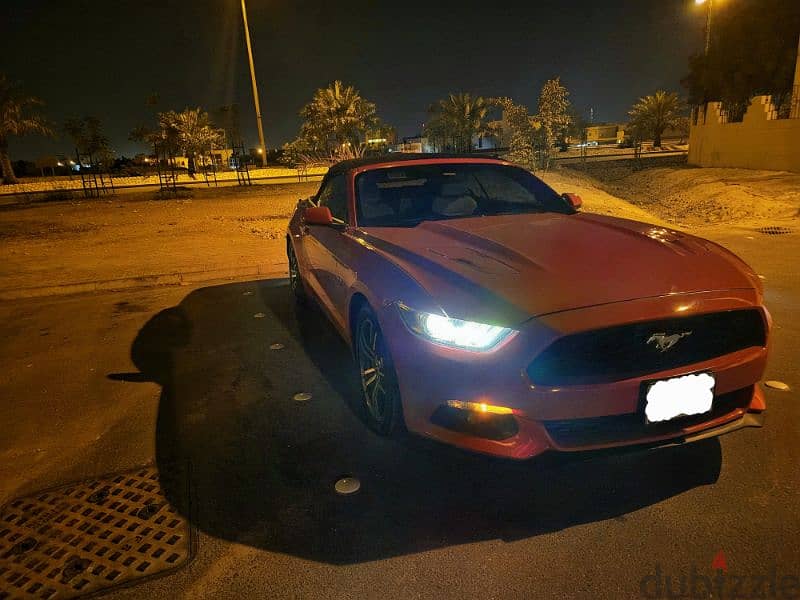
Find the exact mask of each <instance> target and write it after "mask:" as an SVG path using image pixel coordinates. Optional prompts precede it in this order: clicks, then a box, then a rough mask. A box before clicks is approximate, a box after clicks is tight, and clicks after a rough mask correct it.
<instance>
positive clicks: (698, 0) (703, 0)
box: [694, 0, 714, 56]
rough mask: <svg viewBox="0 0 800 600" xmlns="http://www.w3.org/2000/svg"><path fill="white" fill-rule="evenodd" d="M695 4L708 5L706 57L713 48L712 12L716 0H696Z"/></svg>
mask: <svg viewBox="0 0 800 600" xmlns="http://www.w3.org/2000/svg"><path fill="white" fill-rule="evenodd" d="M694 1H695V4H705V5H706V53H705V54H706V56H708V50H709V49H710V48H711V12H712V10H713V9H714V0H694Z"/></svg>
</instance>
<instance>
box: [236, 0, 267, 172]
mask: <svg viewBox="0 0 800 600" xmlns="http://www.w3.org/2000/svg"><path fill="white" fill-rule="evenodd" d="M242 19H243V20H244V39H245V40H246V42H247V57H248V58H249V59H250V79H251V80H252V82H253V104H255V107H256V123H257V124H258V143H259V144H261V148H259V154H260V155H261V166H262V167H266V166H267V147H266V145H265V144H264V127H263V126H262V124H261V106H260V103H259V101H258V86H257V85H256V68H255V65H254V64H253V47H252V46H251V45H250V27H249V26H248V25H247V6H246V5H245V0H242Z"/></svg>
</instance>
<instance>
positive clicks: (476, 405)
mask: <svg viewBox="0 0 800 600" xmlns="http://www.w3.org/2000/svg"><path fill="white" fill-rule="evenodd" d="M447 406H449V407H451V408H457V409H459V410H471V411H474V412H479V413H490V414H493V415H511V414H514V409H512V408H508V407H507V406H494V405H493V404H486V403H485V402H462V401H461V400H448V401H447Z"/></svg>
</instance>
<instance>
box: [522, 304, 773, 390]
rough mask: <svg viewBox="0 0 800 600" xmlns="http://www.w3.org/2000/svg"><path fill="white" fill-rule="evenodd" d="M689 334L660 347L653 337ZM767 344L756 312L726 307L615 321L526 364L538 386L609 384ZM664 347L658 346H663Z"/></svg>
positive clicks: (563, 342) (558, 343)
mask: <svg viewBox="0 0 800 600" xmlns="http://www.w3.org/2000/svg"><path fill="white" fill-rule="evenodd" d="M686 332H691V334H689V335H684V336H683V337H680V338H679V339H677V341H676V343H675V344H674V345H673V346H672V347H670V348H668V349H665V350H663V351H662V349H660V348H659V347H658V342H659V341H662V342H663V337H662V338H658V339H652V338H653V336H654V335H656V334H664V336H667V337H669V336H673V335H679V334H685V333H686ZM667 343H668V341H667ZM765 344H766V330H765V327H764V319H763V318H762V316H761V313H760V312H759V311H758V310H753V309H748V310H730V311H726V312H719V313H710V314H705V315H694V316H691V317H680V318H673V319H663V320H660V321H648V322H646V323H631V324H627V325H617V326H615V327H608V328H606V329H596V330H593V331H586V332H583V333H576V334H573V335H568V336H565V337H563V338H559V339H557V340H556V341H555V342H553V343H552V344H551V345H550V346H548V347H547V349H545V350H544V352H542V353H541V354H540V355H539V356H537V357H536V358H535V359H534V360H533V362H532V363H531V364H530V365H529V366H528V369H527V372H528V377H530V379H531V381H532V382H533V383H535V384H539V385H553V386H560V385H581V384H594V383H610V382H613V381H621V380H623V379H630V378H632V377H640V376H642V375H649V374H652V373H658V372H660V371H666V370H669V369H675V368H679V367H684V366H687V365H692V364H695V363H698V362H702V361H706V360H710V359H712V358H716V357H718V356H723V355H725V354H730V353H731V352H736V351H737V350H743V349H744V348H750V347H752V346H764V345H765ZM662 347H663V344H662Z"/></svg>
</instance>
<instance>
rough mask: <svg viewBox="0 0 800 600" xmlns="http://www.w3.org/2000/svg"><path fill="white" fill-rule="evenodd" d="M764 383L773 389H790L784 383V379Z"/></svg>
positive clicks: (784, 390) (785, 390)
mask: <svg viewBox="0 0 800 600" xmlns="http://www.w3.org/2000/svg"><path fill="white" fill-rule="evenodd" d="M764 385H765V386H767V387H769V388H772V389H773V390H780V391H782V392H788V391H789V386H788V385H786V384H785V383H783V382H782V381H775V380H771V381H765V382H764Z"/></svg>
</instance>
